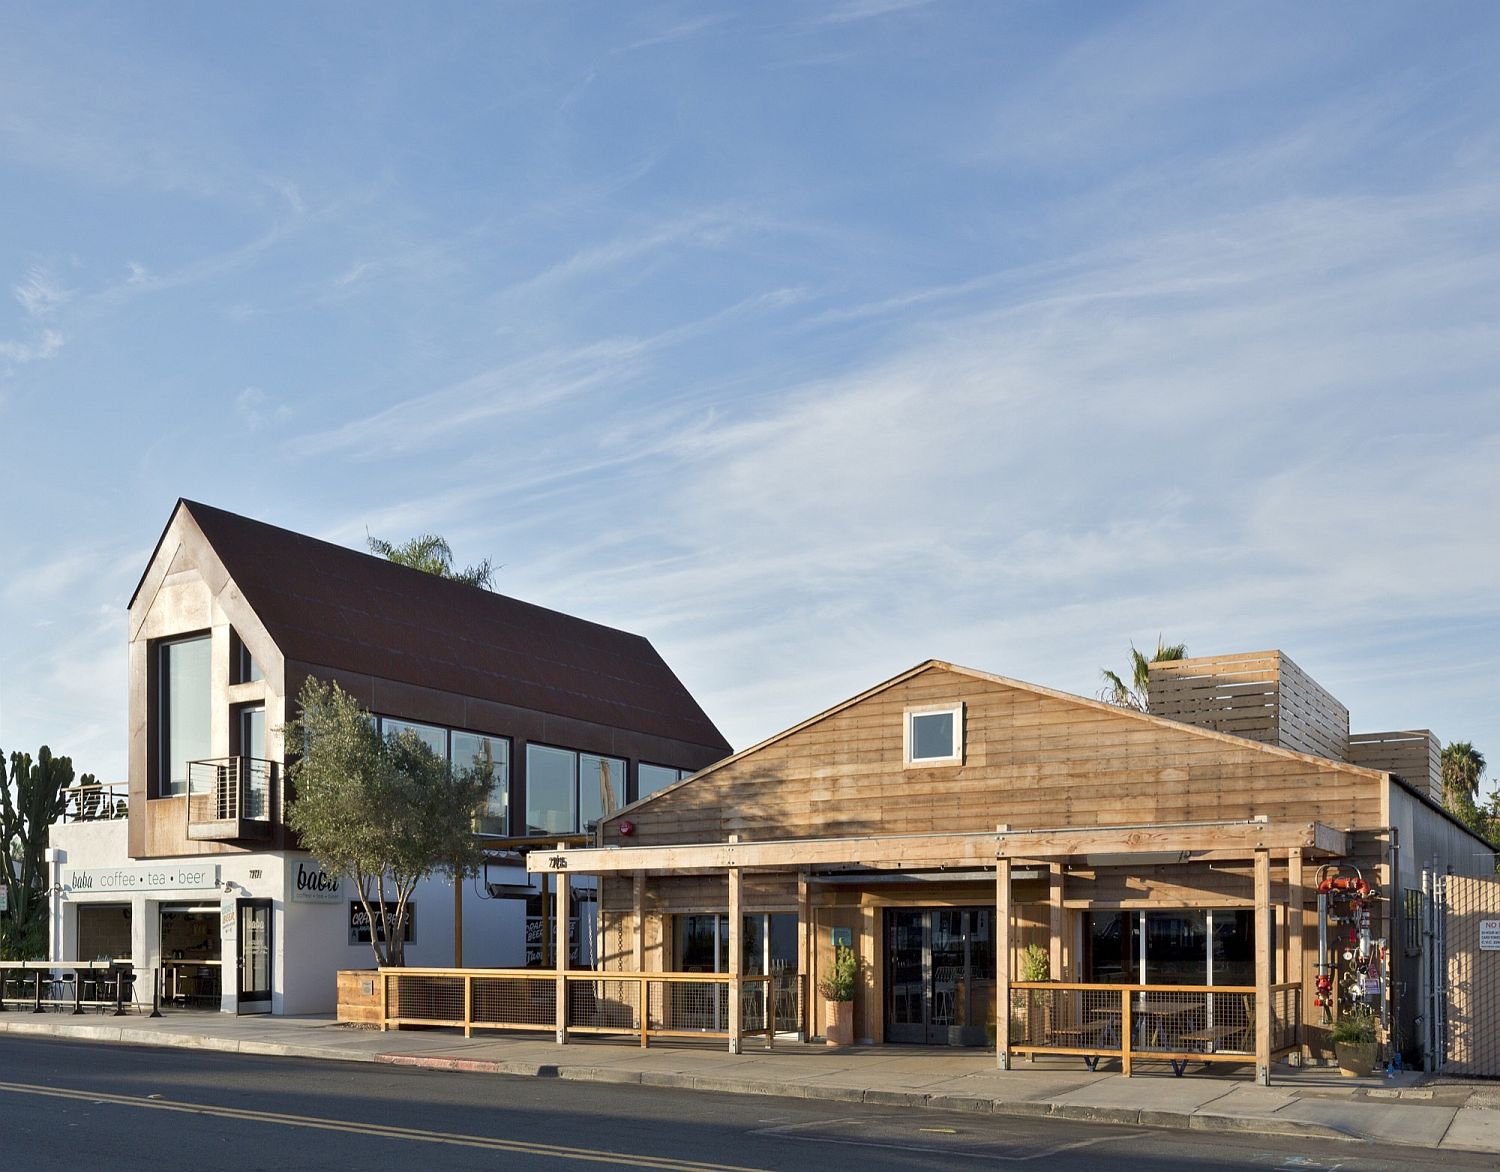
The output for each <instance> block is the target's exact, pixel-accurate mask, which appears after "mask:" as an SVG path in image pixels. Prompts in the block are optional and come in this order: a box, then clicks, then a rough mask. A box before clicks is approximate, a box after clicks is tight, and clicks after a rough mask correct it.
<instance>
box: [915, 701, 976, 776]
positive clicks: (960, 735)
mask: <svg viewBox="0 0 1500 1172" xmlns="http://www.w3.org/2000/svg"><path fill="white" fill-rule="evenodd" d="M944 713H948V714H951V715H952V717H953V752H952V754H951V755H950V756H947V757H917V758H913V757H912V749H913V747H914V746H915V744H916V739H917V738H916V736H915V732H916V729H915V725H916V718H917V717H919V716H942V715H943V714H944ZM901 728H902V734H901V756H902V758H903V759H904V760H905V762H906V767H907V768H908V769H928V768H931V767H933V766H941V765H962V764H963V763H964V705H963V703H962V702H959V703H957V704H929V705H924V706H923V707H920V708H908V709H907V710H906V712H905V715H904V716H903V717H902V722H901Z"/></svg>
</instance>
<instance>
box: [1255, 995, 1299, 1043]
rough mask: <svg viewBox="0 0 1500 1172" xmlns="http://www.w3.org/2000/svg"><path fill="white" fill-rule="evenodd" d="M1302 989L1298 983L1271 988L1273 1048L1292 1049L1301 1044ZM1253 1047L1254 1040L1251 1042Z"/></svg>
mask: <svg viewBox="0 0 1500 1172" xmlns="http://www.w3.org/2000/svg"><path fill="white" fill-rule="evenodd" d="M1301 1027H1302V989H1301V986H1298V985H1277V986H1275V987H1273V988H1272V990H1271V1049H1272V1050H1273V1051H1278V1050H1290V1049H1294V1048H1295V1047H1296V1046H1297V1045H1299V1043H1300V1040H1301V1036H1302V1031H1301ZM1251 1046H1252V1048H1253V1047H1254V1042H1253V1040H1252V1042H1251Z"/></svg>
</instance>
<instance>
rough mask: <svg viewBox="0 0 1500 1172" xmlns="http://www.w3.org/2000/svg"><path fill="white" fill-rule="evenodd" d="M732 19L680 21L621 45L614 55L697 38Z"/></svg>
mask: <svg viewBox="0 0 1500 1172" xmlns="http://www.w3.org/2000/svg"><path fill="white" fill-rule="evenodd" d="M729 19H730V14H729V13H727V12H726V13H710V14H707V15H704V16H698V17H694V18H693V19H692V20H684V21H680V22H679V23H677V24H672V25H668V26H667V27H665V28H662V29H659V30H657V31H656V32H653V33H650V34H648V35H647V36H644V37H641V38H640V39H639V40H636V41H631V42H630V43H629V44H626V45H621V46H620V47H619V48H618V49H613V50H611V52H613V53H634V52H635V51H636V50H638V49H648V48H650V47H652V46H653V45H666V44H670V43H671V42H673V41H681V40H685V39H687V38H688V37H696V36H697V35H698V34H700V33H704V32H707V31H708V30H709V29H711V28H717V27H719V26H720V25H722V24H724V23H725V22H726V21H728V20H729Z"/></svg>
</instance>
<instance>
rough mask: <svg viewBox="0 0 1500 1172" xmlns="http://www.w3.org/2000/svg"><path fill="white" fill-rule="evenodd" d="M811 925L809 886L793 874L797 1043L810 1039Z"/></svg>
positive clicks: (801, 873)
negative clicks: (795, 923) (795, 892)
mask: <svg viewBox="0 0 1500 1172" xmlns="http://www.w3.org/2000/svg"><path fill="white" fill-rule="evenodd" d="M812 932H813V922H812V884H811V883H809V882H808V878H807V872H806V870H802V871H798V872H797V980H798V982H799V983H800V986H801V987H800V989H799V990H798V997H797V1000H798V1002H799V1005H798V1010H797V1040H798V1041H799V1042H805V1041H807V1039H808V1038H810V1037H812V1036H813V1022H812V1003H813V965H812V958H813V948H812V946H813V935H812Z"/></svg>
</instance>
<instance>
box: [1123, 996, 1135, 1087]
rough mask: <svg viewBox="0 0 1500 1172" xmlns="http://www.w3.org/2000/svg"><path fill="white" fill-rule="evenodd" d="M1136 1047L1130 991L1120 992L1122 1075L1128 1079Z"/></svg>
mask: <svg viewBox="0 0 1500 1172" xmlns="http://www.w3.org/2000/svg"><path fill="white" fill-rule="evenodd" d="M1134 1045H1135V1020H1134V1017H1133V1016H1132V1014H1131V1012H1130V989H1129V987H1128V986H1127V987H1126V988H1124V989H1121V990H1120V1073H1121V1074H1123V1075H1124V1076H1125V1077H1126V1078H1129V1077H1130V1071H1131V1065H1132V1064H1131V1057H1132V1055H1131V1048H1132V1047H1133V1046H1134Z"/></svg>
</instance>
